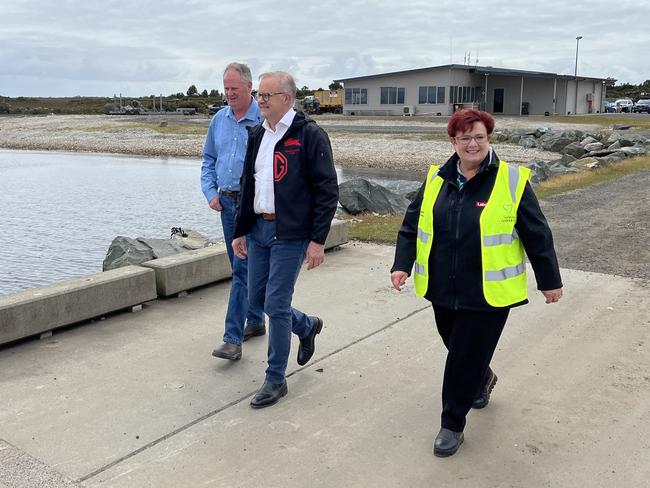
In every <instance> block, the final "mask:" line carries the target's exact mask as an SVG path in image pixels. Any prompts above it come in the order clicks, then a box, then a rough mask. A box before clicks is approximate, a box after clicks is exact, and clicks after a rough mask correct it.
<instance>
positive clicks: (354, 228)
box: [338, 213, 404, 244]
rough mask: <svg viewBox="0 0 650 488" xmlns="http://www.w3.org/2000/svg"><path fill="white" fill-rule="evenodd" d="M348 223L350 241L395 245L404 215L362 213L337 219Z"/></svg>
mask: <svg viewBox="0 0 650 488" xmlns="http://www.w3.org/2000/svg"><path fill="white" fill-rule="evenodd" d="M338 218H339V219H342V220H347V221H349V222H350V225H349V227H348V232H349V235H350V238H351V239H356V240H358V241H368V242H377V243H381V244H395V239H396V238H397V231H398V230H399V228H400V227H401V226H402V220H403V219H404V215H402V214H392V215H377V214H372V213H364V214H359V215H354V216H352V215H346V216H340V217H338Z"/></svg>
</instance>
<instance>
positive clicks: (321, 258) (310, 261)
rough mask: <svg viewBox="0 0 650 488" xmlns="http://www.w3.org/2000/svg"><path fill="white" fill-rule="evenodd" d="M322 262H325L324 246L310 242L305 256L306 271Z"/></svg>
mask: <svg viewBox="0 0 650 488" xmlns="http://www.w3.org/2000/svg"><path fill="white" fill-rule="evenodd" d="M323 262H325V246H323V245H322V244H317V243H316V242H314V241H311V242H310V243H309V246H307V256H305V263H306V264H307V269H308V270H310V269H312V268H315V267H316V266H320V265H321V264H323Z"/></svg>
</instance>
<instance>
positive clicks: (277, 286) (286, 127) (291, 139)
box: [232, 71, 338, 408]
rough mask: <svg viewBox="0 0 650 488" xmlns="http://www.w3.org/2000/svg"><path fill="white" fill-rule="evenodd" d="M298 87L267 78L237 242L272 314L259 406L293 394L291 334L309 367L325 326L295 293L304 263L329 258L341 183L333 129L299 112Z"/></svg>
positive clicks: (256, 294) (257, 301)
mask: <svg viewBox="0 0 650 488" xmlns="http://www.w3.org/2000/svg"><path fill="white" fill-rule="evenodd" d="M295 93H296V84H295V82H294V80H293V78H292V77H291V75H289V74H288V73H285V72H281V71H277V72H272V73H264V74H262V75H261V76H260V86H259V90H258V93H257V99H258V103H259V105H260V110H261V112H262V115H263V116H264V118H265V121H264V123H263V124H262V125H259V126H257V127H256V128H255V129H253V130H252V131H251V132H250V136H249V139H248V149H247V152H246V159H245V162H244V172H243V174H242V180H241V194H240V201H239V208H238V212H237V220H236V225H235V239H234V240H233V243H232V246H233V250H234V252H235V254H236V255H237V256H239V257H240V258H242V259H244V258H248V261H249V263H248V270H249V275H248V290H249V302H250V303H251V306H258V305H259V306H263V307H264V311H265V313H266V314H267V315H268V317H269V349H268V368H267V370H266V379H265V381H264V385H263V386H262V388H261V389H260V390H259V391H258V392H257V394H256V395H255V397H254V398H253V400H252V401H251V407H253V408H263V407H268V406H270V405H273V404H275V403H276V402H277V401H278V400H279V399H280V398H281V397H283V396H284V395H286V394H287V382H286V380H285V370H286V367H287V361H288V357H289V349H290V347H291V333H292V332H293V333H294V334H296V335H298V337H300V347H299V349H298V364H300V365H303V364H306V363H307V362H308V361H309V359H311V357H312V355H313V354H314V342H315V338H316V335H317V334H318V333H320V331H321V329H322V327H323V321H322V320H321V319H320V318H318V317H309V316H307V315H305V314H304V313H302V312H301V311H299V310H297V309H295V308H293V307H292V306H291V299H292V296H293V289H294V285H295V282H296V280H297V278H298V273H299V271H300V267H301V265H302V263H303V261H304V262H305V263H306V264H307V269H308V270H309V269H312V268H315V267H317V266H319V265H320V264H322V263H323V261H324V260H325V253H324V244H325V239H326V238H327V234H328V233H329V229H330V225H331V222H332V218H333V217H334V213H335V212H336V205H337V202H338V184H337V180H336V171H335V169H334V162H333V158H332V148H331V146H330V142H329V139H328V137H327V134H326V133H325V131H323V130H322V129H321V128H320V127H318V126H317V125H316V123H315V122H314V121H313V120H311V119H308V118H307V117H305V116H304V115H303V114H301V113H296V112H295V110H293V104H294V99H295ZM247 234H249V239H250V241H249V243H248V245H247V243H246V239H245V238H244V236H245V235H247Z"/></svg>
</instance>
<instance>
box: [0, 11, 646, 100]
mask: <svg viewBox="0 0 650 488" xmlns="http://www.w3.org/2000/svg"><path fill="white" fill-rule="evenodd" d="M646 18H650V5H648V4H647V3H640V2H633V1H628V0H621V1H618V2H617V3H616V4H615V5H613V4H611V2H607V1H604V0H592V1H589V2H587V1H582V0H578V1H577V2H575V3H572V4H569V3H565V2H564V1H559V0H547V1H546V2H544V3H541V2H530V1H515V0H492V1H490V2H485V1H484V0H483V1H476V0H465V1H464V2H452V1H449V0H444V1H439V2H430V1H421V0H403V1H402V2H401V3H390V2H377V1H370V0H348V1H345V2H344V1H341V0H333V1H330V2H326V3H323V2H319V3H310V4H309V5H305V2H298V1H295V0H285V2H281V3H278V2H268V1H263V0H250V1H248V2H240V3H237V4H235V3H233V4H219V3H218V2H209V1H207V0H190V1H185V2H183V3H178V2H172V1H169V0H160V1H156V2H154V1H148V0H134V1H131V2H127V1H121V0H113V1H110V0H109V1H106V0H104V1H102V2H99V1H97V0H85V1H81V0H62V1H58V2H49V1H45V0H41V1H37V0H27V1H25V0H4V1H3V15H2V19H3V20H2V24H3V25H2V28H1V30H0V44H1V45H2V46H3V48H2V49H1V50H0V66H2V68H1V69H0V94H2V95H11V96H18V95H28V96H29V95H31V96H39V95H40V96H48V95H49V96H71V95H112V94H113V93H115V92H120V91H121V92H122V93H125V94H127V93H128V94H129V95H134V96H135V95H145V94H151V93H165V94H167V93H172V92H177V91H185V90H186V89H187V87H188V86H189V84H191V83H194V84H196V85H197V86H198V87H199V89H200V90H202V89H204V88H206V89H208V90H209V89H211V88H221V81H220V78H221V71H222V69H223V66H225V65H226V64H227V63H228V62H229V61H231V60H239V61H244V62H247V63H249V64H250V65H251V67H252V69H253V71H254V72H255V73H260V72H261V71H267V70H276V69H284V70H287V71H290V72H291V73H293V74H294V75H295V77H296V79H297V81H298V84H299V85H301V86H302V85H307V86H309V87H312V88H318V87H326V86H327V85H328V84H329V83H331V81H332V80H333V79H335V78H345V77H351V76H360V75H366V74H374V73H380V72H385V71H397V70H403V69H412V68H420V67H425V66H435V65H439V64H447V63H449V62H450V59H451V61H452V62H454V63H462V62H463V58H464V55H465V53H466V52H468V51H471V59H472V63H474V62H475V60H476V57H477V56H478V58H479V63H480V64H481V65H492V66H499V67H505V68H516V69H530V70H543V71H550V72H557V73H561V74H573V70H574V64H575V37H576V36H577V35H582V36H583V39H582V40H581V41H580V56H579V65H578V72H579V74H582V75H587V76H595V77H607V76H612V77H614V78H617V79H618V80H619V81H620V82H633V83H640V82H643V81H644V80H646V79H648V78H649V77H650V76H649V75H648V71H647V69H645V67H644V63H643V62H642V61H643V60H646V59H647V58H648V54H650V52H649V51H650V48H649V47H648V46H650V34H649V33H650V30H649V29H647V28H645V26H644V27H643V28H637V27H636V26H637V25H638V24H637V23H636V22H635V20H637V19H646Z"/></svg>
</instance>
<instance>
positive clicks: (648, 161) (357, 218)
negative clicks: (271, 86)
mask: <svg viewBox="0 0 650 488" xmlns="http://www.w3.org/2000/svg"><path fill="white" fill-rule="evenodd" d="M644 170H650V156H643V157H637V158H631V159H626V160H624V161H621V162H618V163H615V164H612V165H610V166H606V167H604V168H601V169H597V170H594V171H582V172H580V173H572V174H567V175H562V176H557V177H555V178H553V179H551V180H548V181H545V182H543V183H542V184H541V185H540V186H538V187H537V188H536V189H535V193H536V194H537V197H538V198H540V199H544V198H548V197H551V196H553V195H557V194H559V193H565V192H568V191H572V190H577V189H580V188H586V187H588V186H592V185H596V184H598V183H603V182H605V181H609V180H614V179H617V178H621V177H623V176H626V175H629V174H634V173H638V172H639V171H644ZM339 218H342V219H344V220H348V221H349V222H350V227H349V235H350V238H351V239H356V240H359V241H367V242H376V243H380V244H395V239H396V237H397V231H398V230H399V228H400V226H401V225H402V219H403V218H404V216H403V215H401V214H396V215H376V214H359V215H354V216H345V217H339Z"/></svg>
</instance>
